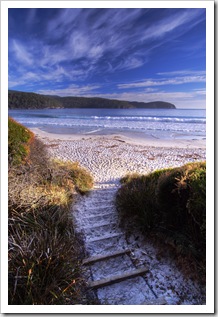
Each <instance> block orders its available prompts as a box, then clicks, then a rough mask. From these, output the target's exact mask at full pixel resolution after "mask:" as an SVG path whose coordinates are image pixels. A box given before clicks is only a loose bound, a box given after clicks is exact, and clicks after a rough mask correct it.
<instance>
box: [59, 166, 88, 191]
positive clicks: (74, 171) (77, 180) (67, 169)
mask: <svg viewBox="0 0 218 317" xmlns="http://www.w3.org/2000/svg"><path fill="white" fill-rule="evenodd" d="M53 164H54V166H55V165H56V166H57V168H56V169H58V171H62V173H63V174H65V176H66V175H67V178H68V179H71V180H72V182H73V184H74V185H75V189H76V190H77V191H78V192H79V193H80V194H85V193H87V192H88V191H89V190H90V189H91V188H92V187H93V177H92V175H91V174H90V172H89V171H88V170H86V169H85V168H83V167H81V166H80V164H79V163H78V162H70V161H64V162H63V161H60V160H55V161H54V162H53ZM56 178H57V179H58V177H57V176H56ZM62 178H63V175H62V176H61V179H62Z"/></svg>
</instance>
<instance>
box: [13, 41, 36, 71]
mask: <svg viewBox="0 0 218 317" xmlns="http://www.w3.org/2000/svg"><path fill="white" fill-rule="evenodd" d="M11 48H12V53H14V54H15V57H16V59H17V61H19V62H20V63H23V64H25V65H27V66H30V65H32V64H33V58H32V55H31V54H30V52H28V49H27V48H26V47H25V45H22V44H21V43H20V42H19V41H17V40H13V41H12V45H11Z"/></svg>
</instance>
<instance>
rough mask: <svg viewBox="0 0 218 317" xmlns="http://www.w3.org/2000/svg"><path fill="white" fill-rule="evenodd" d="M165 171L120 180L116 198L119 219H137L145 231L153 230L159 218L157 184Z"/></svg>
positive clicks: (128, 176) (135, 175)
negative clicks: (127, 217) (120, 185)
mask: <svg viewBox="0 0 218 317" xmlns="http://www.w3.org/2000/svg"><path fill="white" fill-rule="evenodd" d="M165 171H166V170H157V171H155V172H153V173H151V174H149V175H138V174H132V175H127V176H125V177H124V178H122V179H121V183H122V184H123V185H122V187H121V188H120V189H119V190H118V192H117V196H116V206H117V209H118V210H119V212H120V214H121V217H122V218H125V217H126V216H129V217H134V218H138V219H139V221H140V223H141V225H142V226H143V227H144V229H145V230H147V229H150V228H153V227H154V226H155V225H156V224H157V222H158V219H159V218H160V215H159V212H158V206H157V201H156V190H157V182H158V179H159V177H160V175H161V174H162V173H165Z"/></svg>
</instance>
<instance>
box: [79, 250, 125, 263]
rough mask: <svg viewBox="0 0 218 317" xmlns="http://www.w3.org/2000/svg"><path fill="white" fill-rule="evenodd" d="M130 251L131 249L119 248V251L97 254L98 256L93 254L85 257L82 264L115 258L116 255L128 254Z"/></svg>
mask: <svg viewBox="0 0 218 317" xmlns="http://www.w3.org/2000/svg"><path fill="white" fill-rule="evenodd" d="M130 252H131V250H130V249H126V250H119V251H117V252H113V253H108V254H103V255H96V256H92V257H90V258H87V259H84V260H83V262H82V264H83V265H87V264H91V263H95V262H98V261H103V260H107V259H110V258H114V257H116V256H119V255H123V254H128V253H130Z"/></svg>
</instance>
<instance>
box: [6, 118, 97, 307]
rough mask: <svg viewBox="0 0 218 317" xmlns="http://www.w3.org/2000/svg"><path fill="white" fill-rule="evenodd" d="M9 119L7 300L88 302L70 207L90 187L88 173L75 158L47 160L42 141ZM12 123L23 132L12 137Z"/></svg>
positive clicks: (81, 250) (32, 303)
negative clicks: (10, 125)
mask: <svg viewBox="0 0 218 317" xmlns="http://www.w3.org/2000/svg"><path fill="white" fill-rule="evenodd" d="M9 122H11V120H9ZM12 125H13V129H12V130H13V132H12V135H11V131H12V130H11V129H9V139H10V140H11V143H10V144H9V147H10V150H9V157H10V159H9V173H8V175H9V259H8V260H9V262H8V270H9V304H10V305H61V304H62V305H68V304H69V305H72V304H78V303H79V304H81V303H84V301H86V303H87V298H86V288H85V283H84V281H83V279H82V278H81V260H82V252H83V249H82V243H81V241H80V240H79V238H78V236H76V234H75V231H74V227H73V225H74V224H73V220H72V216H71V211H70V208H71V204H72V202H73V198H74V195H76V193H77V192H82V193H85V192H87V191H88V190H89V189H91V187H92V185H93V180H92V176H91V175H90V173H89V172H88V171H86V170H85V169H84V168H81V167H80V166H79V164H78V163H71V162H66V163H65V162H60V161H59V162H57V161H50V160H49V158H48V155H47V152H46V148H45V145H44V144H43V143H42V142H40V141H39V140H38V139H36V138H35V137H34V135H33V134H32V133H30V134H29V131H28V130H27V131H25V130H26V128H24V127H22V126H21V125H19V124H17V123H16V122H15V121H14V120H12ZM16 125H17V127H16ZM16 129H18V130H19V131H21V132H20V134H19V135H16V142H15V141H14V140H13V135H14V134H15V131H16ZM30 140H31V142H30ZM14 143H17V146H15V145H14ZM11 144H13V145H12V146H11ZM20 148H22V150H20ZM74 170H75V171H74ZM81 175H82V176H81ZM86 175H87V180H86Z"/></svg>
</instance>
